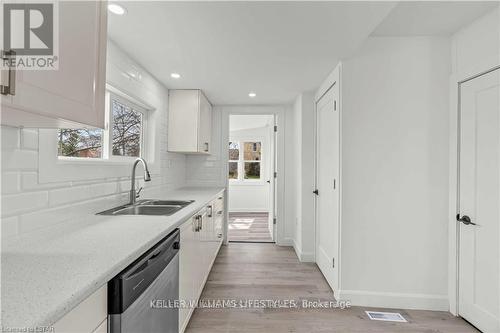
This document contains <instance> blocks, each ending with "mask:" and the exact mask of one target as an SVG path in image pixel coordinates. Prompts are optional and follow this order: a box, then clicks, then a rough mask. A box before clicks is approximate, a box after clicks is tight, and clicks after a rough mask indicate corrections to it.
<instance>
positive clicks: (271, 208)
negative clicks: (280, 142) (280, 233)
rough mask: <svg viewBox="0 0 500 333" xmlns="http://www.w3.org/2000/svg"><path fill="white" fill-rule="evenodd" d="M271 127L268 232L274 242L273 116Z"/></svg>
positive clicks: (274, 151) (274, 165) (274, 152)
mask: <svg viewBox="0 0 500 333" xmlns="http://www.w3.org/2000/svg"><path fill="white" fill-rule="evenodd" d="M272 123H273V129H272V133H271V140H270V142H269V146H270V152H271V154H270V159H269V160H270V165H271V167H270V168H269V170H270V172H269V232H270V233H271V238H272V240H273V241H274V242H276V224H274V221H277V219H276V178H275V177H274V174H275V172H276V161H277V155H276V151H277V149H276V134H277V131H276V130H275V129H276V128H277V127H276V117H275V116H273V122H272Z"/></svg>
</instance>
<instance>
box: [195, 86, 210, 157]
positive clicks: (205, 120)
mask: <svg viewBox="0 0 500 333" xmlns="http://www.w3.org/2000/svg"><path fill="white" fill-rule="evenodd" d="M211 135H212V105H211V104H210V102H209V101H208V99H207V98H206V97H205V95H204V94H203V92H201V91H200V122H199V124H198V151H199V152H201V153H210V151H211V149H212V147H211V142H210V141H211V140H210V139H211Z"/></svg>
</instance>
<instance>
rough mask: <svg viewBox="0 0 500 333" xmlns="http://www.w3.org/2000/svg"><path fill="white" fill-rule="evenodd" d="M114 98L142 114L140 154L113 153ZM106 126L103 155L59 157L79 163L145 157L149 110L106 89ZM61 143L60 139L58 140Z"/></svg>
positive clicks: (103, 138)
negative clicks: (94, 156) (93, 156)
mask: <svg viewBox="0 0 500 333" xmlns="http://www.w3.org/2000/svg"><path fill="white" fill-rule="evenodd" d="M113 100H115V101H117V102H119V103H121V104H123V105H126V106H128V107H129V108H131V109H132V110H134V111H136V112H139V113H140V114H141V124H142V126H141V133H140V139H139V141H140V147H139V151H140V153H139V156H119V155H113V115H112V103H113ZM105 108H106V109H105V113H104V114H105V117H106V119H105V128H104V129H103V130H102V148H101V149H102V153H101V157H97V158H86V157H74V156H59V155H58V156H57V159H58V160H59V161H62V162H77V163H130V162H132V161H134V160H135V159H137V158H138V157H141V158H144V156H145V154H146V150H147V136H146V135H145V133H147V128H148V118H149V117H148V116H149V111H148V110H147V109H146V108H144V107H142V106H140V105H138V104H137V103H134V102H133V101H132V100H130V99H128V98H126V97H123V96H120V95H118V94H117V93H115V92H113V91H111V89H109V88H108V89H106V95H105ZM58 144H59V141H58Z"/></svg>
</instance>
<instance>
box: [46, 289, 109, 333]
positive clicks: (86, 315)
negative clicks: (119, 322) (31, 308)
mask: <svg viewBox="0 0 500 333" xmlns="http://www.w3.org/2000/svg"><path fill="white" fill-rule="evenodd" d="M107 316H108V285H107V284H106V285H104V286H103V287H101V288H100V289H99V290H97V291H96V292H95V293H93V294H92V295H90V296H89V297H88V298H87V299H85V300H84V301H83V302H81V303H80V304H78V305H77V306H76V307H75V308H74V309H73V310H71V311H70V312H69V313H67V314H66V315H65V316H64V317H62V318H61V319H60V320H59V321H58V322H56V323H55V324H54V333H94V332H96V333H97V332H98V333H102V332H106V331H107V327H108V325H107V320H106V318H107Z"/></svg>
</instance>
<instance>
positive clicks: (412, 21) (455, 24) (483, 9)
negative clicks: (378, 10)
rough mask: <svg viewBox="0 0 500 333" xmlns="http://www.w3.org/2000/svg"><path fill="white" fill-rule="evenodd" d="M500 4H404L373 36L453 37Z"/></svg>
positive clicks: (486, 2) (455, 2)
mask: <svg viewBox="0 0 500 333" xmlns="http://www.w3.org/2000/svg"><path fill="white" fill-rule="evenodd" d="M498 4H499V2H498V1H461V2H457V1H421V2H401V3H399V4H398V5H397V6H396V7H395V8H394V9H393V10H392V11H391V13H390V14H389V15H388V16H387V18H386V19H385V20H384V21H383V22H382V23H381V24H380V25H379V26H378V27H377V28H376V29H375V31H374V32H373V34H372V35H373V36H429V35H442V36H446V35H451V34H452V33H454V32H455V31H457V30H459V29H460V28H461V27H463V26H465V25H467V24H469V23H471V22H472V21H474V20H475V19H477V18H479V17H481V16H482V15H484V14H486V13H487V12H489V11H491V10H493V9H494V8H495V7H498Z"/></svg>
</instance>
